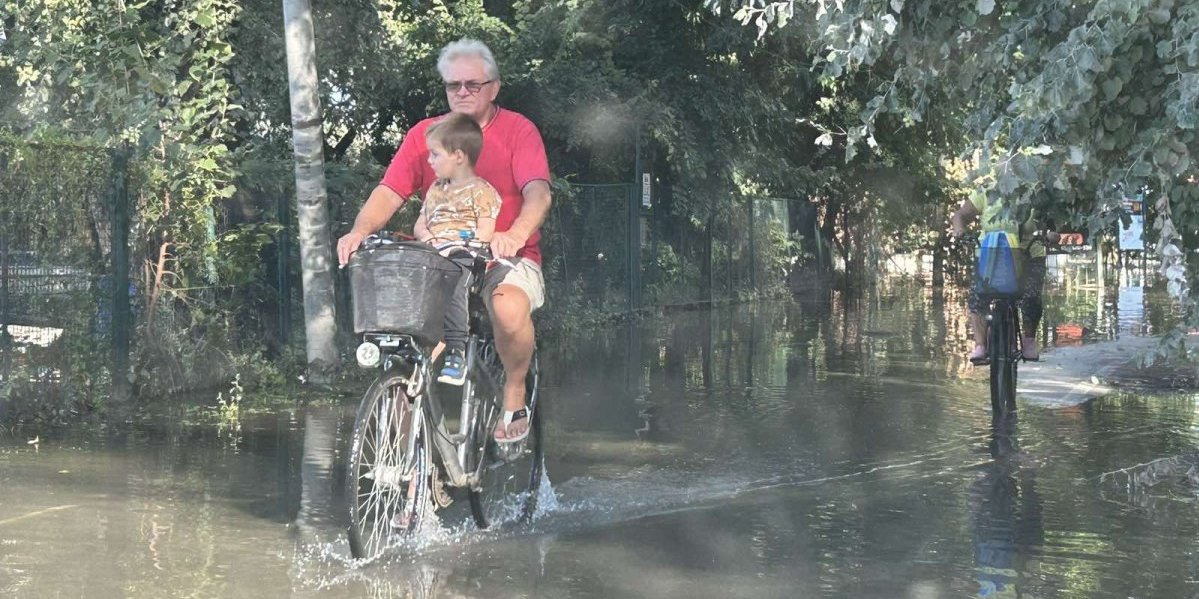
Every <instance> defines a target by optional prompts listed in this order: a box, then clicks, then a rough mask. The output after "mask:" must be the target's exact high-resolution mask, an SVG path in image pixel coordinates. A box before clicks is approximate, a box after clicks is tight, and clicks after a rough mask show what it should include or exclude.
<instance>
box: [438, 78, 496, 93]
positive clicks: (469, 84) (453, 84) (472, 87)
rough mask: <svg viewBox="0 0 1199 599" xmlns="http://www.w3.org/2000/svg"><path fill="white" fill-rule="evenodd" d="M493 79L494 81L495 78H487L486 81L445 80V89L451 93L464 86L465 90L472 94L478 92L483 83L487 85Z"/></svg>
mask: <svg viewBox="0 0 1199 599" xmlns="http://www.w3.org/2000/svg"><path fill="white" fill-rule="evenodd" d="M493 81H495V79H488V80H487V81H446V82H445V91H446V92H448V93H451V94H456V93H458V90H460V89H462V88H464V87H465V88H466V91H468V92H470V93H471V95H472V96H473V95H474V94H477V93H479V90H481V89H483V86H484V85H487V84H488V83H491V82H493Z"/></svg>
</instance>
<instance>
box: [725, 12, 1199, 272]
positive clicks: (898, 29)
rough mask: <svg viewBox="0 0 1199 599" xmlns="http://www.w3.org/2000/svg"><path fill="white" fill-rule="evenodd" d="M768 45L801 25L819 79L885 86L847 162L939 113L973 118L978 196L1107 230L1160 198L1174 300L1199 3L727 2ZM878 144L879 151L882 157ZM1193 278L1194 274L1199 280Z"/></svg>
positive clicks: (1187, 234) (1182, 238)
mask: <svg viewBox="0 0 1199 599" xmlns="http://www.w3.org/2000/svg"><path fill="white" fill-rule="evenodd" d="M706 4H707V6H708V8H709V9H710V10H713V11H715V12H717V13H720V14H724V11H726V10H730V9H733V10H736V11H737V12H736V13H735V15H734V16H735V17H737V18H738V19H739V20H740V21H741V22H743V23H748V22H754V23H755V24H756V25H757V27H758V32H759V35H760V36H761V35H764V34H766V32H767V31H768V30H769V29H770V27H771V26H781V25H783V21H785V20H788V19H790V20H792V23H793V25H792V28H794V29H796V30H797V31H796V32H792V33H788V34H787V35H796V36H799V37H801V38H803V40H804V42H805V44H806V47H807V48H808V49H809V50H810V51H811V52H812V53H813V54H817V55H819V56H820V59H819V60H818V61H817V63H816V64H815V65H814V67H816V68H818V69H819V71H820V75H821V77H822V80H826V81H828V80H832V81H837V80H856V79H860V78H861V77H862V76H864V75H867V74H868V75H872V76H874V77H876V78H877V80H878V81H879V82H880V83H879V84H877V85H875V86H874V88H873V90H872V94H871V97H870V98H869V100H868V101H867V102H866V103H865V105H864V106H862V107H860V108H859V109H857V110H856V112H857V116H858V118H859V120H860V122H861V125H859V126H858V127H857V128H855V129H851V130H850V131H849V132H848V135H847V140H846V141H847V143H846V156H847V159H848V158H851V157H852V156H853V155H854V154H855V152H856V150H855V148H858V147H859V146H861V145H863V144H865V145H872V144H871V143H870V141H871V140H872V139H874V136H875V135H876V133H877V132H879V131H880V130H882V129H884V126H883V125H884V124H885V123H886V121H885V120H883V119H884V117H885V115H888V114H892V115H895V116H897V117H899V118H901V119H904V120H910V121H920V120H922V119H923V118H925V116H926V115H927V113H928V109H929V108H930V107H931V106H932V103H931V102H930V100H932V99H935V98H937V97H938V96H943V97H944V99H945V101H947V102H949V103H951V104H953V105H955V106H961V107H963V108H964V112H963V114H962V115H961V119H960V122H961V123H962V125H963V126H964V127H965V130H966V131H967V132H968V133H969V136H970V138H971V139H972V140H973V141H972V142H971V143H969V144H967V145H965V147H963V148H962V151H963V153H964V154H969V153H970V152H971V151H973V150H978V151H980V152H981V154H980V160H979V163H978V169H977V171H976V172H975V173H974V185H975V186H976V187H978V188H981V189H983V190H985V191H986V192H987V193H989V194H992V195H993V196H995V197H1002V198H1005V199H1008V200H1013V199H1014V200H1015V201H1014V202H1013V203H1014V204H1016V205H1033V206H1037V207H1040V208H1043V209H1045V210H1046V211H1047V212H1048V213H1049V214H1051V215H1056V216H1059V217H1064V218H1061V219H1059V220H1060V221H1062V222H1069V223H1071V224H1073V225H1075V226H1083V227H1086V228H1089V229H1090V230H1091V231H1092V232H1100V231H1103V230H1105V229H1107V228H1108V227H1110V226H1112V225H1113V224H1114V223H1115V221H1116V220H1117V219H1119V218H1120V211H1119V210H1118V206H1119V201H1120V200H1121V199H1122V198H1121V196H1122V195H1123V194H1124V193H1128V192H1127V191H1125V190H1136V189H1141V188H1142V187H1146V186H1147V187H1149V188H1150V189H1151V191H1152V193H1153V194H1155V195H1156V197H1157V198H1158V200H1157V201H1156V203H1155V204H1156V206H1155V208H1156V213H1157V217H1158V218H1157V220H1156V224H1155V227H1156V228H1157V231H1158V233H1157V237H1158V239H1157V240H1156V241H1157V242H1158V246H1157V247H1158V250H1159V253H1160V255H1161V257H1162V264H1163V270H1164V271H1165V274H1166V276H1167V277H1168V278H1169V279H1170V280H1171V281H1172V283H1173V285H1174V286H1175V288H1176V290H1177V291H1179V292H1181V291H1183V290H1184V289H1185V288H1186V283H1187V281H1186V280H1185V277H1184V270H1183V266H1184V258H1183V252H1182V249H1183V247H1195V243H1196V242H1199V239H1196V238H1195V236H1194V234H1193V233H1191V232H1193V231H1196V230H1199V226H1197V225H1199V214H1197V213H1195V212H1194V211H1192V210H1190V209H1189V206H1190V205H1191V204H1192V200H1193V199H1194V197H1195V195H1196V189H1195V185H1194V175H1193V172H1194V171H1193V169H1192V168H1191V167H1192V162H1191V161H1192V154H1193V153H1194V152H1195V148H1196V137H1195V128H1196V126H1197V125H1199V35H1196V34H1195V32H1196V31H1199V5H1197V4H1196V3H1194V2H1184V3H1175V1H1174V0H1119V1H1110V2H1087V3H1073V2H1065V1H1064V0H1061V1H1048V2H1025V1H1017V0H1007V1H1004V0H1000V1H995V0H977V1H975V0H969V1H967V0H962V1H957V2H932V1H928V0H925V1H911V0H907V1H905V0H867V1H863V2H855V3H845V2H841V1H840V0H837V1H836V2H832V1H830V0H788V1H785V2H751V1H736V2H721V1H718V0H709V1H708V2H706ZM880 145H881V144H880ZM1191 272H1192V273H1194V270H1193V269H1192V271H1191ZM1192 276H1193V274H1192Z"/></svg>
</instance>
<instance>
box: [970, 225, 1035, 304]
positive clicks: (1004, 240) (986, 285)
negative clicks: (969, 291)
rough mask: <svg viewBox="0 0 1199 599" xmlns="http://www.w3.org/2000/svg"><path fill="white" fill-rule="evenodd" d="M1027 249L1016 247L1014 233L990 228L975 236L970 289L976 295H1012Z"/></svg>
mask: <svg viewBox="0 0 1199 599" xmlns="http://www.w3.org/2000/svg"><path fill="white" fill-rule="evenodd" d="M1027 257H1028V250H1026V249H1024V248H1022V247H1020V242H1019V239H1018V238H1017V236H1016V235H1014V234H1012V233H1008V232H1006V231H990V232H987V233H984V234H983V236H982V237H981V238H980V239H979V250H978V268H977V269H976V270H975V276H974V289H975V291H977V292H978V294H979V295H989V296H1016V295H1019V294H1020V277H1021V275H1023V273H1024V262H1025V260H1026V259H1027Z"/></svg>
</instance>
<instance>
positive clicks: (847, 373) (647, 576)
mask: <svg viewBox="0 0 1199 599" xmlns="http://www.w3.org/2000/svg"><path fill="white" fill-rule="evenodd" d="M964 299H965V298H964V296H963V295H962V294H961V293H960V292H959V291H957V290H954V289H946V290H944V291H941V290H931V289H923V288H919V287H899V288H897V289H893V290H891V291H889V292H887V293H882V294H877V295H874V296H870V297H868V298H860V299H851V298H847V297H845V296H840V295H837V294H833V295H832V297H831V298H830V301H829V303H828V304H826V305H823V306H821V307H820V308H819V309H814V308H813V307H812V306H811V305H805V304H792V303H762V304H756V305H742V306H736V307H724V308H718V309H715V310H712V311H695V312H679V313H671V314H667V315H665V316H663V317H661V318H656V319H652V320H649V321H646V322H642V323H637V324H635V325H627V326H619V327H612V328H610V329H606V330H600V331H595V332H593V333H590V334H588V335H586V336H584V337H580V338H570V339H546V340H543V343H544V345H543V356H544V360H543V368H544V370H545V383H546V385H545V389H544V393H545V395H544V397H545V398H546V403H545V404H544V407H545V409H546V412H545V415H546V416H547V430H546V434H547V447H548V453H547V462H546V466H547V471H548V475H549V478H550V480H551V481H552V488H547V489H545V492H546V493H547V501H545V502H542V505H543V509H542V510H541V511H540V512H539V513H538V515H537V519H536V521H535V522H534V524H533V525H532V526H531V527H527V528H517V529H500V530H496V531H477V530H475V529H474V528H473V526H472V525H471V524H470V523H469V520H468V518H467V516H466V509H465V506H464V504H465V501H464V499H462V498H459V500H458V501H457V502H456V503H455V504H454V505H452V506H451V507H450V509H449V510H448V511H447V512H446V513H444V514H443V516H442V527H441V530H440V531H437V532H436V533H435V534H433V535H431V536H429V537H426V538H422V539H416V540H412V541H411V542H408V543H406V544H403V545H402V546H399V547H396V548H395V550H394V551H391V552H389V553H388V554H387V555H386V556H384V557H383V558H382V559H379V560H377V561H375V562H372V563H355V562H353V561H352V560H350V559H348V557H347V554H348V550H347V547H346V542H345V538H344V526H345V513H346V509H345V501H344V498H343V497H342V496H341V494H342V489H343V487H344V486H345V485H344V472H343V471H342V468H341V467H340V464H341V463H342V461H343V460H344V452H345V450H346V443H347V438H348V431H349V428H350V426H351V424H352V423H351V419H352V417H353V411H354V409H355V407H356V406H355V405H354V402H353V401H350V402H346V403H345V404H344V405H340V406H336V407H332V408H315V407H314V408H307V409H296V410H291V411H285V412H280V413H274V414H260V415H251V416H246V417H243V419H242V421H241V428H240V430H237V431H229V430H226V429H220V428H218V427H214V426H211V425H203V424H185V423H181V422H178V421H172V422H169V423H157V424H153V423H152V424H139V425H137V426H133V427H131V428H129V429H127V430H123V431H115V430H113V431H91V432H82V431H76V432H72V433H68V434H67V435H65V436H63V437H61V438H46V439H42V440H41V441H42V442H41V443H40V445H38V446H27V445H24V444H23V440H21V441H20V442H18V440H15V439H13V440H6V439H2V438H0V485H3V486H0V594H5V595H12V596H18V597H20V596H55V595H78V594H80V593H81V592H82V591H81V590H82V589H86V590H87V593H86V594H87V595H88V596H92V597H128V596H155V597H161V596H184V595H186V596H220V597H225V596H253V597H276V596H299V597H348V596H365V597H435V596H447V595H448V596H480V595H488V596H501V597H503V596H545V597H567V596H569V597H610V596H630V597H633V596H665V597H688V596H713V595H714V594H719V595H720V596H732V597H794V596H853V597H895V596H916V597H944V596H992V597H994V596H1000V597H1003V596H1078V597H1093V596H1111V597H1116V596H1128V595H1138V596H1180V594H1182V593H1184V592H1189V591H1187V589H1189V588H1190V587H1189V586H1187V585H1189V584H1191V583H1190V582H1189V581H1190V579H1191V573H1193V572H1194V571H1195V570H1194V567H1193V566H1194V564H1192V563H1191V561H1190V558H1188V557H1187V555H1186V553H1185V552H1182V551H1179V552H1173V553H1171V552H1167V551H1163V550H1162V549H1161V548H1162V547H1184V546H1189V545H1188V544H1189V543H1193V541H1192V540H1190V539H1193V538H1194V535H1195V534H1199V513H1196V511H1195V509H1194V507H1193V504H1189V503H1186V502H1184V501H1183V499H1185V496H1186V493H1185V491H1187V490H1188V489H1189V488H1186V487H1180V488H1176V489H1175V491H1174V492H1171V493H1167V492H1165V491H1161V489H1162V488H1163V487H1160V486H1158V487H1154V488H1155V489H1157V491H1154V492H1153V493H1148V495H1151V496H1153V497H1154V498H1155V499H1154V500H1153V501H1152V502H1149V503H1146V501H1144V500H1143V499H1140V497H1143V496H1145V495H1146V493H1141V494H1140V495H1136V494H1132V493H1126V492H1125V491H1124V489H1125V486H1126V485H1124V484H1123V483H1120V484H1115V483H1113V482H1112V481H1113V480H1115V479H1116V478H1119V476H1120V475H1119V474H1118V473H1119V472H1121V471H1122V469H1127V468H1135V467H1136V466H1137V465H1139V464H1147V463H1150V462H1152V461H1154V460H1158V459H1161V458H1163V457H1168V456H1179V455H1191V456H1193V455H1194V454H1195V452H1196V447H1195V446H1196V437H1197V436H1196V432H1195V431H1196V426H1197V425H1199V422H1197V421H1196V418H1195V400H1194V398H1193V397H1190V396H1182V395H1171V396H1146V395H1120V396H1114V397H1111V398H1106V399H1103V400H1099V401H1095V402H1090V403H1087V404H1084V405H1081V406H1073V407H1070V408H1063V409H1054V410H1049V409H1043V408H1039V407H1037V406H1034V405H1022V406H1021V407H1020V422H1019V424H1018V426H1017V425H1016V423H1014V422H1012V423H1000V424H1001V425H1002V426H998V427H995V426H993V423H992V422H991V418H990V413H989V401H988V400H987V398H986V395H985V394H986V391H987V390H986V385H985V382H983V381H982V380H980V379H979V378H978V377H977V376H973V375H971V374H970V370H969V366H968V364H967V363H966V362H965V360H964V359H963V355H964V351H965V349H966V347H967V343H968V342H967V337H966V335H967V331H966V325H965V311H964V309H963V308H962V305H963V304H964ZM1079 301H1080V302H1081V300H1079ZM1098 303H1100V302H1099V299H1097V298H1092V300H1091V303H1090V306H1091V307H1090V308H1088V310H1089V312H1078V313H1079V314H1084V315H1085V314H1091V315H1094V314H1096V312H1095V310H1094V308H1093V306H1095V305H1096V304H1098ZM1125 303H1127V302H1125ZM1080 305H1081V304H1080ZM1144 306H1148V304H1143V305H1142V307H1144ZM1142 313H1145V314H1147V315H1148V314H1151V313H1152V310H1150V309H1143V310H1142ZM1071 314H1074V312H1070V311H1069V310H1067V311H1059V312H1057V313H1054V314H1052V315H1051V316H1050V317H1047V319H1050V318H1072V316H1070V315H1071ZM1121 314H1122V316H1121V318H1122V320H1121V321H1120V322H1121V325H1120V326H1121V327H1123V326H1125V324H1126V323H1128V322H1129V318H1130V317H1129V316H1128V315H1127V314H1126V313H1121ZM1063 315H1064V316H1063ZM1148 317H1149V316H1146V318H1148ZM10 441H11V443H10ZM1181 464H1182V462H1179V467H1181ZM1113 473H1116V474H1113ZM1125 478H1127V477H1125ZM1141 478H1142V479H1144V480H1148V479H1147V478H1146V477H1141ZM1197 478H1199V477H1197ZM1121 480H1123V479H1121ZM548 494H552V495H548ZM551 497H552V499H553V501H549V500H548V499H550V498H551ZM1147 506H1148V507H1147ZM1150 563H1152V564H1153V567H1152V568H1149V567H1146V566H1145V564H1150ZM63 564H71V565H72V568H69V569H65V570H64V569H63V568H62V567H61V566H62V565H63ZM989 592H990V593H991V594H988V593H989Z"/></svg>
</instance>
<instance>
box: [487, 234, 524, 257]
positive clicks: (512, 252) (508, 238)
mask: <svg viewBox="0 0 1199 599" xmlns="http://www.w3.org/2000/svg"><path fill="white" fill-rule="evenodd" d="M528 240H529V236H528V235H521V234H520V232H518V231H512V230H508V231H504V232H503V233H496V234H495V235H493V236H492V237H491V254H492V255H493V256H495V257H496V258H505V259H507V258H514V257H516V252H519V251H520V249H521V248H523V247H525V242H527V241H528Z"/></svg>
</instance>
